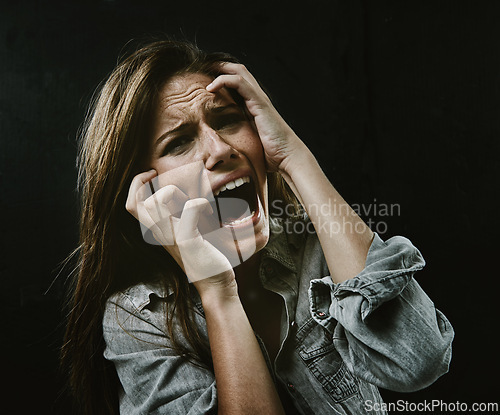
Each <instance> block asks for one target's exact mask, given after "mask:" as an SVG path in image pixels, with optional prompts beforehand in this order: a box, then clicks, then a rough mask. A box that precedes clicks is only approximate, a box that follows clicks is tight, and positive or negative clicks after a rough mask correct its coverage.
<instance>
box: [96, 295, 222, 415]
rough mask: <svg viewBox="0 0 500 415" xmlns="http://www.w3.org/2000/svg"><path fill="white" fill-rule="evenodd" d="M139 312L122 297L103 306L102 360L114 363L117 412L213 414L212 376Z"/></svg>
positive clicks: (132, 414)
mask: <svg viewBox="0 0 500 415" xmlns="http://www.w3.org/2000/svg"><path fill="white" fill-rule="evenodd" d="M150 313H151V312H150V310H148V309H144V310H140V311H139V310H138V309H137V308H135V307H134V304H133V302H132V301H130V299H129V298H127V296H126V295H124V294H123V293H120V294H116V295H115V296H113V297H112V298H111V299H110V300H109V301H108V303H107V305H106V310H105V314H104V320H103V332H104V339H105V342H106V348H105V352H104V356H105V358H106V359H108V360H110V361H111V362H113V363H114V365H115V368H116V371H117V374H118V377H119V380H120V383H121V391H120V413H121V414H126V415H136V414H137V415H138V414H158V415H159V414H189V415H198V414H212V413H217V392H216V386H215V376H214V374H213V372H212V371H210V370H209V369H206V368H203V367H199V366H196V365H195V364H193V363H190V362H188V361H187V360H186V358H184V357H182V356H180V355H179V354H178V353H177V352H176V351H175V350H174V349H173V348H172V347H171V345H170V344H169V341H168V338H167V336H166V335H165V332H164V329H163V328H162V327H160V324H158V322H157V320H155V319H153V318H150Z"/></svg>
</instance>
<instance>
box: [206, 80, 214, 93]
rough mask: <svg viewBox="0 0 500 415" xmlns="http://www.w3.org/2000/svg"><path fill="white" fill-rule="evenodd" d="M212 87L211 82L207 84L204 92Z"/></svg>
mask: <svg viewBox="0 0 500 415" xmlns="http://www.w3.org/2000/svg"><path fill="white" fill-rule="evenodd" d="M213 85H214V83H213V82H211V83H209V84H208V85H207V87H206V90H207V91H209V90H210V89H212V87H213Z"/></svg>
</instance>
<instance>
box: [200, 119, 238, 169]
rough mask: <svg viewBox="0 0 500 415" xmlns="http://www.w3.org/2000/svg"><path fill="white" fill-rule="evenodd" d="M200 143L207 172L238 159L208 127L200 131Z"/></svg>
mask: <svg viewBox="0 0 500 415" xmlns="http://www.w3.org/2000/svg"><path fill="white" fill-rule="evenodd" d="M202 141H203V150H204V152H205V167H206V168H207V170H213V169H215V168H216V167H217V166H219V165H221V164H224V163H228V162H229V161H230V160H231V159H236V158H237V157H238V156H237V151H236V150H235V149H234V148H233V147H232V146H231V145H230V144H228V143H227V142H226V141H224V139H223V138H222V137H221V136H220V135H219V134H218V133H217V132H216V131H215V130H213V129H212V128H210V127H208V126H207V127H206V128H204V130H203V131H202Z"/></svg>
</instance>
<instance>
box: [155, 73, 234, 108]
mask: <svg viewBox="0 0 500 415" xmlns="http://www.w3.org/2000/svg"><path fill="white" fill-rule="evenodd" d="M212 81H213V78H212V77H210V76H208V75H205V74H199V73H194V74H184V75H178V76H175V77H173V78H172V79H170V80H169V81H168V82H166V83H165V84H164V85H163V87H162V88H161V90H160V93H159V96H158V98H159V99H158V103H159V105H158V110H159V112H160V113H161V114H162V115H166V114H168V115H170V116H179V115H181V114H184V115H186V114H189V113H190V112H191V111H200V110H209V109H210V108H212V107H217V106H220V105H227V104H229V103H234V100H233V98H232V97H231V95H230V94H229V92H228V91H227V90H226V89H222V90H220V91H219V92H217V93H216V94H213V93H211V92H208V91H207V90H206V86H207V85H208V84H209V83H210V82H212Z"/></svg>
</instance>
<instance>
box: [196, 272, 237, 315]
mask: <svg viewBox="0 0 500 415" xmlns="http://www.w3.org/2000/svg"><path fill="white" fill-rule="evenodd" d="M228 274H230V275H228V277H227V278H224V279H221V278H220V276H217V277H210V278H205V279H203V280H199V281H196V282H194V283H193V284H194V286H195V287H196V289H197V290H198V294H199V295H200V299H201V302H202V304H203V307H204V308H205V307H207V306H212V305H214V306H218V305H221V304H223V303H229V302H233V301H234V300H235V299H237V300H238V301H239V296H238V285H237V283H236V279H235V278H234V272H233V271H232V270H231V271H228Z"/></svg>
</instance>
